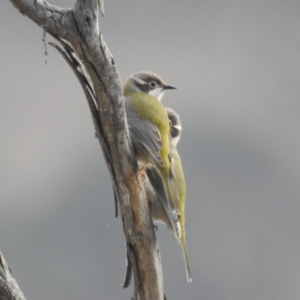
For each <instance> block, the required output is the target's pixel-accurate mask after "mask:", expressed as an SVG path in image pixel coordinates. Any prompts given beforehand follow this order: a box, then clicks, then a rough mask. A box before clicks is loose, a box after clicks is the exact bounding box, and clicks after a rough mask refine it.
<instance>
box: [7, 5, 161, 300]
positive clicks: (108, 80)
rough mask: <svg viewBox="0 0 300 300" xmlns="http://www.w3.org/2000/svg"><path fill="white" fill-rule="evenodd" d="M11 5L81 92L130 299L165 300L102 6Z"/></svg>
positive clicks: (150, 223)
mask: <svg viewBox="0 0 300 300" xmlns="http://www.w3.org/2000/svg"><path fill="white" fill-rule="evenodd" d="M10 1H11V2H12V4H13V5H14V6H15V7H16V8H17V9H18V10H19V11H20V12H21V13H22V14H24V15H26V16H28V17H29V18H30V19H31V20H32V21H34V22H35V23H37V25H39V26H40V27H42V28H43V29H44V30H45V31H46V32H48V33H49V34H51V35H52V36H53V37H54V38H55V39H56V40H57V41H59V42H60V44H61V45H62V47H59V46H58V45H56V44H52V46H54V47H55V48H56V49H57V50H58V51H59V52H60V53H61V54H62V55H63V57H64V59H65V60H66V61H67V62H68V64H69V66H70V67H71V68H72V70H73V71H74V73H75V75H76V76H77V78H78V80H79V82H80V84H81V86H82V88H83V90H84V93H85V96H86V98H87V100H88V104H89V108H90V111H91V115H92V119H93V122H94V126H95V130H96V135H97V138H98V140H99V142H100V144H101V147H102V150H103V154H104V157H105V160H106V163H107V167H108V169H109V172H110V175H111V179H112V182H113V188H114V193H115V198H116V200H117V202H118V204H119V207H120V211H121V216H122V221H123V228H124V234H125V238H126V243H127V247H126V248H127V257H128V258H129V259H130V263H131V265H132V270H133V272H134V281H135V288H134V295H133V298H134V299H150V300H153V299H163V286H162V272H161V265H160V257H159V251H158V245H157V242H156V237H155V234H154V231H153V227H152V221H151V219H150V217H149V211H148V204H147V199H146V196H145V191H144V187H143V184H142V183H141V181H140V176H139V174H138V172H137V163H136V160H135V158H134V157H133V154H132V150H131V141H130V137H129V133H128V126H127V121H126V114H125V108H124V98H123V94H122V89H121V82H120V78H119V75H118V71H117V68H116V65H115V62H114V59H113V57H112V55H111V53H110V51H109V49H108V48H107V46H106V44H105V42H104V40H103V37H102V34H101V33H100V31H99V27H98V11H99V9H101V11H102V12H103V3H102V4H100V3H99V0H77V1H76V3H75V7H74V9H62V8H59V7H56V6H53V5H51V4H49V3H47V2H45V1H40V0H10ZM100 6H101V7H100Z"/></svg>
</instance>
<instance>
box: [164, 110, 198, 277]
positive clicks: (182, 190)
mask: <svg viewBox="0 0 300 300" xmlns="http://www.w3.org/2000/svg"><path fill="white" fill-rule="evenodd" d="M166 111H167V114H168V118H169V120H170V134H171V144H172V145H173V160H174V170H175V179H174V180H175V184H176V186H177V189H178V194H179V201H178V203H179V206H178V207H176V211H177V212H178V218H179V225H180V230H179V231H180V246H181V249H182V254H183V258H184V262H185V269H186V276H187V281H188V282H192V275H191V268H190V262H189V255H188V250H187V246H186V235H185V202H186V184H185V179H184V173H183V168H182V164H181V159H180V156H179V153H178V151H177V148H176V147H177V143H178V142H179V140H180V137H181V131H182V126H181V121H180V117H179V115H178V114H177V113H176V112H175V111H174V110H173V109H171V108H166Z"/></svg>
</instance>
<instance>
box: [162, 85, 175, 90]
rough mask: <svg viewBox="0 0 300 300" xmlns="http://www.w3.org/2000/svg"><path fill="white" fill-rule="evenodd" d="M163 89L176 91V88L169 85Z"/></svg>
mask: <svg viewBox="0 0 300 300" xmlns="http://www.w3.org/2000/svg"><path fill="white" fill-rule="evenodd" d="M163 89H164V90H176V87H174V86H171V85H168V84H165V85H164V86H163Z"/></svg>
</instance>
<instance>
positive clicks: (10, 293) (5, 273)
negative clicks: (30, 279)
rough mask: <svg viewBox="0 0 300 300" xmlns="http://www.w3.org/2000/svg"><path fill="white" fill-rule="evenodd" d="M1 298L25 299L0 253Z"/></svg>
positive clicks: (5, 299)
mask: <svg viewBox="0 0 300 300" xmlns="http://www.w3.org/2000/svg"><path fill="white" fill-rule="evenodd" d="M0 299H1V300H25V297H24V295H23V293H22V291H21V290H20V288H19V286H18V284H17V282H16V280H15V279H14V277H13V276H12V273H11V271H10V269H9V267H8V266H7V264H6V262H5V260H4V258H3V256H2V254H1V253H0Z"/></svg>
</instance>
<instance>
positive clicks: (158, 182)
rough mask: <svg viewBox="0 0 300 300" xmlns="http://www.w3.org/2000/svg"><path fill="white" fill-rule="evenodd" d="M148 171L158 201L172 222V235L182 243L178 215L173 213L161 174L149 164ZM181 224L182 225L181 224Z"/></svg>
mask: <svg viewBox="0 0 300 300" xmlns="http://www.w3.org/2000/svg"><path fill="white" fill-rule="evenodd" d="M146 173H147V176H148V178H149V181H150V183H151V185H152V187H153V189H154V191H155V193H156V195H157V198H158V201H160V203H161V205H162V207H163V209H164V211H165V213H166V215H167V217H168V219H169V222H170V226H171V228H170V231H171V232H172V235H173V237H174V239H175V240H176V242H178V243H180V240H179V239H180V238H181V236H180V232H179V229H178V222H179V220H178V216H177V214H176V213H173V212H172V210H171V208H170V206H169V204H168V200H167V195H166V191H165V188H164V184H163V181H162V179H161V177H160V175H159V174H158V172H157V170H156V169H155V167H153V166H152V165H148V166H147V167H146ZM179 226H180V225H179Z"/></svg>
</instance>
